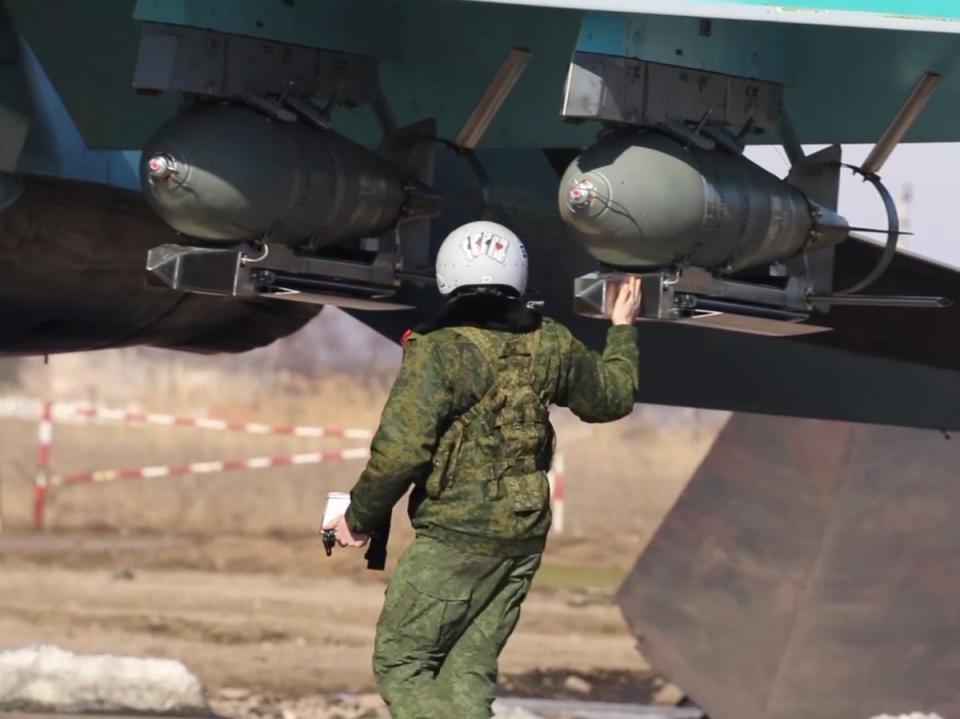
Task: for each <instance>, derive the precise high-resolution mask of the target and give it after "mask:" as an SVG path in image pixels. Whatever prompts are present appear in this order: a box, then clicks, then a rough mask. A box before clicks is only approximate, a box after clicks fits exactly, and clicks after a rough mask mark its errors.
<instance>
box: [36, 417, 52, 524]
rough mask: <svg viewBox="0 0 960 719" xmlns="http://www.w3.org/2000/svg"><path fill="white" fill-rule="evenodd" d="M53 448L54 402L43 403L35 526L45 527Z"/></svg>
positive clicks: (38, 431)
mask: <svg viewBox="0 0 960 719" xmlns="http://www.w3.org/2000/svg"><path fill="white" fill-rule="evenodd" d="M52 449H53V403H52V402H50V401H49V400H47V401H45V402H44V403H43V411H42V413H41V415H40V426H39V428H38V430H37V473H36V474H35V475H34V479H33V526H34V528H35V529H43V526H44V521H45V514H46V508H47V481H48V480H49V478H50V453H51V451H52Z"/></svg>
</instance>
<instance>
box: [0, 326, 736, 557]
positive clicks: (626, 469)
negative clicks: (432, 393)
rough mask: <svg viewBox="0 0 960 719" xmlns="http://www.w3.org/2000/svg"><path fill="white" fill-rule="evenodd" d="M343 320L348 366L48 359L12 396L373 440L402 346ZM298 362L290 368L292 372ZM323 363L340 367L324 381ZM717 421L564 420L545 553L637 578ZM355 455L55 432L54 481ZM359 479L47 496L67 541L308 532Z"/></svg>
mask: <svg viewBox="0 0 960 719" xmlns="http://www.w3.org/2000/svg"><path fill="white" fill-rule="evenodd" d="M333 317H334V319H333V320H330V319H327V320H325V321H326V322H327V325H326V326H325V327H326V331H327V333H328V334H327V335H323V333H322V332H323V330H324V326H321V330H320V332H321V336H322V337H323V338H324V343H325V344H324V346H325V348H326V351H327V353H328V354H329V350H330V345H331V343H332V344H337V343H339V345H338V346H341V347H346V346H352V345H351V342H353V340H351V339H350V337H349V336H347V337H346V339H344V336H345V334H344V333H346V335H350V334H351V333H353V334H354V335H357V333H358V332H359V333H360V334H359V336H360V337H361V340H359V341H360V344H361V345H362V346H363V347H365V348H366V349H365V350H364V351H363V352H362V353H361V358H360V360H358V361H357V362H356V363H354V364H353V365H351V364H350V363H349V362H346V363H344V362H342V361H339V360H336V359H334V360H330V359H329V357H328V358H327V359H326V360H324V364H323V365H322V366H320V365H318V366H314V367H312V368H311V369H310V370H308V371H305V370H304V369H303V367H304V366H305V365H307V364H309V363H308V362H306V361H305V360H304V357H309V356H311V355H310V348H309V347H307V348H304V347H303V346H302V343H303V342H305V341H308V340H309V337H310V336H311V334H310V332H308V333H306V335H305V337H306V338H307V339H306V340H305V339H303V338H299V339H297V338H295V339H292V340H287V341H284V342H281V343H278V344H277V345H274V346H273V347H271V348H268V349H266V350H261V351H258V352H254V353H250V354H248V355H244V356H242V357H240V358H238V357H198V356H191V355H184V354H180V353H173V352H164V351H160V350H142V349H140V350H120V351H109V352H99V353H92V354H85V355H69V356H62V357H53V358H51V360H50V363H49V365H45V364H43V363H42V361H41V360H39V359H31V360H25V361H22V362H21V363H20V366H19V368H18V377H19V382H20V385H21V386H20V387H19V388H18V391H19V392H26V393H29V394H33V395H35V396H48V397H56V398H58V399H72V400H86V401H91V402H99V403H103V404H107V405H113V406H124V405H129V404H131V403H133V404H135V405H137V406H139V407H141V408H144V409H147V410H150V411H156V412H170V413H175V414H180V415H191V416H213V417H223V418H228V419H234V420H256V421H260V422H269V423H277V424H313V425H328V426H353V427H366V428H373V427H375V425H376V422H377V419H378V417H379V413H380V409H381V407H382V405H383V402H384V400H385V399H386V395H387V392H388V391H389V384H390V381H391V379H392V375H393V373H394V372H395V368H396V365H397V362H398V359H399V357H398V354H397V351H396V348H395V347H394V346H393V345H392V344H390V343H388V342H386V341H385V340H382V339H380V338H376V337H375V336H373V335H372V333H369V332H364V331H360V330H357V329H356V328H355V327H352V326H350V325H349V322H348V324H347V329H346V330H344V329H343V323H344V319H343V317H344V316H342V315H339V316H337V315H334V316H333ZM331 322H332V323H334V325H336V326H334V328H333V329H332V330H331V324H330V323H331ZM337 327H339V329H337ZM331 332H333V333H334V334H335V335H336V336H335V337H334V339H333V340H331V339H330V334H329V333H331ZM316 334H317V330H314V331H313V335H314V340H313V341H316V337H315V336H316ZM336 356H337V355H334V357H336ZM291 359H296V362H295V363H293V367H294V368H293V369H291V366H292V365H291V363H290V362H288V361H287V360H291ZM325 367H326V368H330V367H333V368H335V369H334V370H329V369H328V370H327V371H328V372H329V373H325V372H324V368H325ZM334 372H335V373H334ZM7 374H8V377H9V375H10V374H11V373H10V372H9V371H8V373H7ZM722 420H723V415H722V414H720V413H691V412H689V411H687V412H686V413H684V412H683V411H678V410H673V411H670V410H664V409H663V408H650V407H639V408H638V409H637V411H636V412H635V413H634V414H633V415H632V416H631V417H630V418H627V419H625V420H623V421H621V422H617V423H614V424H610V425H584V424H582V423H580V422H579V421H577V420H576V419H575V418H574V417H572V416H571V415H570V414H569V413H567V412H558V413H556V415H555V423H556V425H557V427H558V433H559V448H560V451H561V452H562V453H563V454H564V457H565V459H566V465H567V472H566V483H565V488H566V497H567V500H566V532H565V534H564V535H563V536H562V537H556V538H555V540H554V541H553V543H552V546H551V551H552V552H558V553H562V554H563V556H564V558H566V559H567V560H568V561H570V562H572V563H577V564H590V563H593V562H601V563H603V564H605V565H609V566H624V567H625V566H627V565H628V564H629V562H630V561H631V560H632V558H633V556H634V554H635V552H636V548H637V546H638V544H639V545H642V544H645V543H646V541H647V539H648V538H649V536H650V535H651V533H652V532H653V531H654V529H655V528H656V526H657V525H658V524H659V522H660V520H661V519H662V517H663V515H664V513H665V512H666V511H667V509H669V507H670V506H671V505H672V503H673V502H674V500H675V499H676V497H677V495H678V494H679V492H680V491H681V489H682V487H683V486H684V484H685V483H686V481H687V480H688V479H689V477H690V475H691V474H692V472H693V470H694V469H695V468H696V466H697V464H698V463H699V461H700V460H701V458H702V457H703V455H704V454H705V453H706V451H707V450H708V449H709V446H710V445H711V443H712V441H713V438H714V437H715V434H716V431H717V429H718V428H719V427H720V425H721V423H722ZM35 438H36V426H35V425H34V424H32V423H29V422H23V421H14V420H6V421H0V452H2V455H0V483H2V487H0V500H2V503H3V517H4V520H5V522H6V523H7V526H20V527H25V526H28V525H29V523H30V517H31V494H32V482H33V474H34V462H35V459H34V457H35V446H36V439H35ZM348 446H356V443H355V442H354V443H350V442H348V441H343V440H339V441H338V440H333V439H329V440H319V441H318V440H308V439H297V438H289V437H261V436H250V435H241V434H228V433H221V432H210V431H198V430H191V429H183V428H158V427H133V426H117V425H97V426H86V427H84V426H72V425H58V426H57V427H56V432H55V442H54V451H53V460H52V469H53V471H54V472H55V473H64V474H65V473H73V472H80V471H87V470H93V469H106V468H113V467H136V466H141V465H147V464H169V463H179V462H188V461H197V460H220V459H240V458H246V457H253V456H262V455H269V454H277V453H285V452H294V451H313V450H316V449H326V448H332V447H348ZM360 469H361V466H360V465H359V463H358V462H340V463H330V464H327V465H320V466H308V467H288V468H280V469H272V470H256V471H245V472H243V471H241V472H232V473H227V474H222V475H207V476H199V477H183V478H160V479H152V480H130V481H123V482H114V483H110V484H102V485H89V484H87V485H80V486H73V487H68V488H64V489H61V490H58V491H57V492H55V493H54V494H53V496H52V498H51V502H50V505H49V511H48V519H49V523H50V524H51V525H52V526H55V527H58V528H64V529H81V528H115V529H125V530H149V531H164V532H187V533H200V534H221V533H230V534H259V535H263V534H276V533H281V534H302V533H307V532H313V531H315V528H316V524H317V521H318V518H319V516H320V513H321V511H322V506H323V502H324V496H325V494H326V492H328V491H333V490H342V489H346V488H349V487H350V486H351V485H352V483H353V482H354V481H355V479H356V476H357V474H358V473H359V471H360ZM397 524H398V525H399V526H402V525H404V524H405V522H403V521H402V520H398V522H397ZM620 548H623V549H624V550H628V551H624V552H620V551H619V549H620Z"/></svg>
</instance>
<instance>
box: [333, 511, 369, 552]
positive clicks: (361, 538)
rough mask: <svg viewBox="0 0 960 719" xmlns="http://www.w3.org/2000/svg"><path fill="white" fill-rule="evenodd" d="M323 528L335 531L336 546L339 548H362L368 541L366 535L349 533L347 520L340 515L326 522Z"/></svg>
mask: <svg viewBox="0 0 960 719" xmlns="http://www.w3.org/2000/svg"><path fill="white" fill-rule="evenodd" d="M323 528H324V529H333V530H334V531H335V533H336V537H337V544H339V545H340V546H341V547H362V546H363V545H364V544H366V543H367V540H369V539H370V537H369V536H368V535H366V534H360V533H359V532H351V531H350V527H348V526H347V520H346V518H344V516H343V515H342V514H341V515H340V516H339V517H337V518H336V519H332V520H330V521H329V522H327V523H326V524H325V525H324V526H323Z"/></svg>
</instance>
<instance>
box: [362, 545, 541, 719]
mask: <svg viewBox="0 0 960 719" xmlns="http://www.w3.org/2000/svg"><path fill="white" fill-rule="evenodd" d="M539 566H540V554H533V555H529V556H526V557H519V558H517V557H515V558H502V557H491V556H486V555H482V554H472V553H468V552H464V551H462V550H460V549H456V548H454V547H451V546H448V545H446V544H443V543H441V542H438V541H436V540H434V539H430V538H428V537H424V536H418V537H417V538H416V539H415V540H414V542H413V544H412V545H411V546H410V548H409V549H408V550H407V551H406V552H405V553H404V555H403V556H402V557H401V558H400V562H399V564H398V566H397V572H396V574H395V575H394V578H393V581H392V582H391V583H390V587H389V588H388V589H387V594H386V599H385V600H384V605H383V612H382V614H381V615H380V620H379V621H378V622H377V638H376V644H375V648H374V654H373V671H374V674H375V675H376V677H377V687H378V689H379V691H380V694H381V696H382V697H383V698H384V700H385V701H386V702H387V704H388V705H389V706H390V713H391V716H392V717H393V718H394V719H489V717H490V716H492V711H491V709H490V706H491V704H492V703H493V698H494V688H495V686H496V681H497V658H498V657H499V655H500V651H501V650H502V649H503V646H504V645H505V644H506V643H507V639H508V638H509V637H510V634H511V633H512V632H513V628H514V627H515V626H516V624H517V619H519V617H520V604H521V603H522V602H523V600H524V598H525V597H526V596H527V591H528V590H529V589H530V582H531V580H532V579H533V575H534V574H535V573H536V571H537V568H538V567H539Z"/></svg>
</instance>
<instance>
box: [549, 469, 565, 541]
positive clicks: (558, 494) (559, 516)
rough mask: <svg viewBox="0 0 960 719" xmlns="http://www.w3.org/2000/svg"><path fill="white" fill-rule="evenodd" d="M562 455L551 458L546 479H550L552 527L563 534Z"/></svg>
mask: <svg viewBox="0 0 960 719" xmlns="http://www.w3.org/2000/svg"><path fill="white" fill-rule="evenodd" d="M564 469H565V468H564V463H563V455H562V454H558V455H556V456H555V457H554V458H553V466H552V467H551V468H550V473H549V474H548V475H547V479H548V480H549V481H550V510H551V513H552V514H553V524H552V529H553V531H554V532H556V533H557V534H563V474H564Z"/></svg>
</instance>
